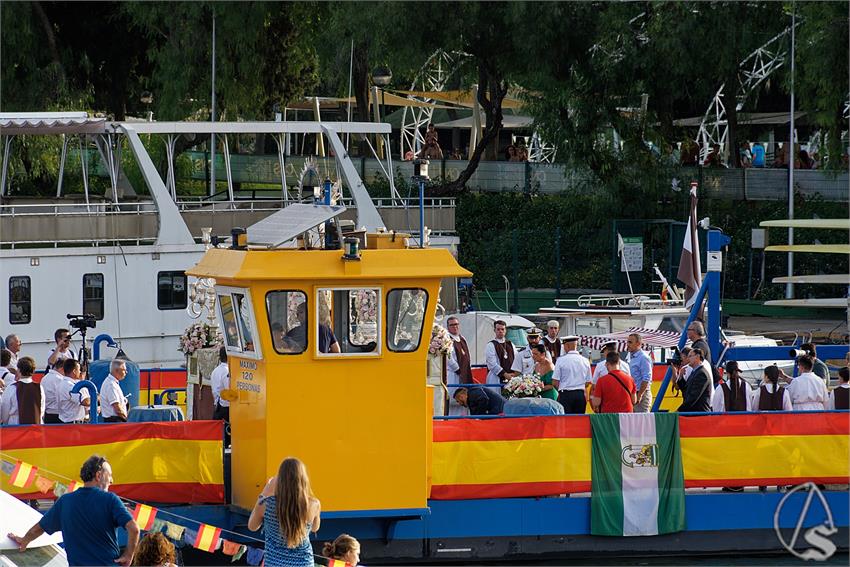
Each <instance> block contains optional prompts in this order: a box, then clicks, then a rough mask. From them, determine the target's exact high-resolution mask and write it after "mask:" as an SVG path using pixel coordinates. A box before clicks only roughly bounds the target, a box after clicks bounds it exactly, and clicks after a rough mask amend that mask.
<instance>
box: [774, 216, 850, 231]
mask: <svg viewBox="0 0 850 567" xmlns="http://www.w3.org/2000/svg"><path fill="white" fill-rule="evenodd" d="M759 226H762V227H764V228H823V229H839V230H850V219H846V218H845V219H781V220H769V221H762V222H760V223H759Z"/></svg>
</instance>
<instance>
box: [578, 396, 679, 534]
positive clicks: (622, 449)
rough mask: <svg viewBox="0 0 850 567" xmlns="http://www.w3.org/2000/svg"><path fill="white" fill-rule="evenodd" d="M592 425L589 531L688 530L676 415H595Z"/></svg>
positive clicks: (644, 532)
mask: <svg viewBox="0 0 850 567" xmlns="http://www.w3.org/2000/svg"><path fill="white" fill-rule="evenodd" d="M590 425H591V429H592V432H593V455H592V468H591V479H592V485H591V491H592V495H591V501H590V533H592V534H593V535H606V536H638V535H640V536H649V535H658V534H665V533H671V532H678V531H682V530H684V529H685V479H684V475H683V474H682V451H681V449H680V447H679V419H678V416H677V415H676V414H675V413H673V414H670V413H620V414H615V413H609V414H593V415H591V416H590Z"/></svg>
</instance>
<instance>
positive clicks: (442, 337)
mask: <svg viewBox="0 0 850 567" xmlns="http://www.w3.org/2000/svg"><path fill="white" fill-rule="evenodd" d="M452 346H453V345H452V337H451V335H449V331H448V329H446V328H445V327H443V326H442V325H437V324H436V323H435V324H434V327H433V328H432V329H431V343H430V344H429V345H428V354H434V355H439V354H449V353H450V352H451V350H452Z"/></svg>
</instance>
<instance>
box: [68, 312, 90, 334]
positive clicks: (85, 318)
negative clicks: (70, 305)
mask: <svg viewBox="0 0 850 567" xmlns="http://www.w3.org/2000/svg"><path fill="white" fill-rule="evenodd" d="M66 317H67V318H68V325H70V326H71V327H74V328H75V329H79V330H80V331H83V332H85V330H86V329H93V328H94V327H96V326H97V319H95V317H94V315H92V314H91V313H85V314H83V315H71V314H70V313H68V314H67V315H66Z"/></svg>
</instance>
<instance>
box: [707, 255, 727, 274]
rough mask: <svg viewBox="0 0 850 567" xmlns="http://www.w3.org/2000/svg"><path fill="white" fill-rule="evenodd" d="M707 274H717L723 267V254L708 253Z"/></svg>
mask: <svg viewBox="0 0 850 567" xmlns="http://www.w3.org/2000/svg"><path fill="white" fill-rule="evenodd" d="M706 259H707V263H708V271H709V272H719V271H720V269H721V268H722V266H723V252H709V253H708V254H707V258H706Z"/></svg>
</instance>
